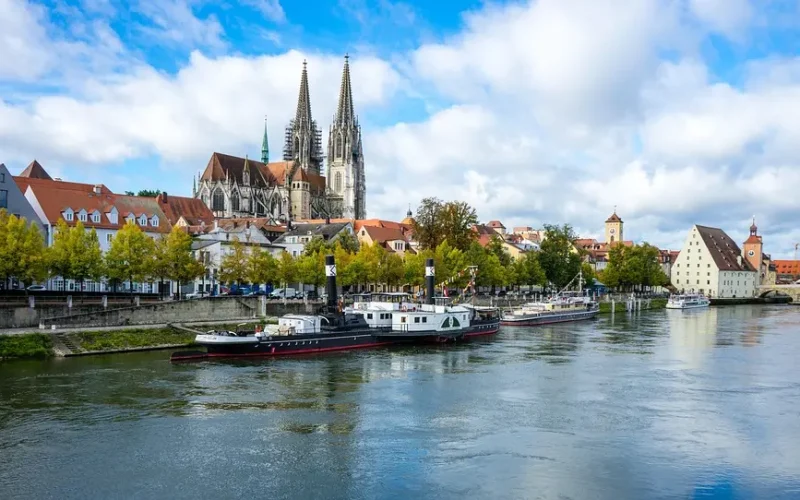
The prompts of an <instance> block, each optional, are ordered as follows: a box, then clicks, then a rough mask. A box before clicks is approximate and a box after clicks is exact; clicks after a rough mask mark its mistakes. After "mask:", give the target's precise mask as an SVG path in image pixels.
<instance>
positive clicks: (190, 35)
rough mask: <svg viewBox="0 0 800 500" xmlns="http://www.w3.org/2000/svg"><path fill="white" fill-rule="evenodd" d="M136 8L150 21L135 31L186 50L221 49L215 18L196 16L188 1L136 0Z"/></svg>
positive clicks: (222, 41) (217, 24)
mask: <svg viewBox="0 0 800 500" xmlns="http://www.w3.org/2000/svg"><path fill="white" fill-rule="evenodd" d="M136 8H137V9H138V10H139V11H140V12H141V13H142V14H144V15H145V16H147V17H148V18H149V19H150V21H151V22H152V25H148V26H144V25H140V26H139V27H138V29H140V30H141V31H142V32H143V33H145V34H147V35H149V36H152V37H153V38H155V39H157V40H162V41H166V42H169V43H173V44H176V45H179V46H187V47H209V48H214V49H219V48H223V47H224V46H225V41H224V40H223V36H224V30H223V28H222V25H220V23H219V21H218V20H217V18H216V16H214V15H209V16H207V17H206V18H204V19H201V18H198V17H196V16H195V14H194V12H193V10H192V5H191V4H190V3H189V1H188V0H139V2H138V4H137V5H136Z"/></svg>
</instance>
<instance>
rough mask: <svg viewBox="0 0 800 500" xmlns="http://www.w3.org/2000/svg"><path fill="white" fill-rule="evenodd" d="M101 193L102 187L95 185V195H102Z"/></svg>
mask: <svg viewBox="0 0 800 500" xmlns="http://www.w3.org/2000/svg"><path fill="white" fill-rule="evenodd" d="M101 192H102V187H101V186H100V184H95V185H94V194H100V193H101Z"/></svg>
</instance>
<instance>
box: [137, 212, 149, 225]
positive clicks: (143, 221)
mask: <svg viewBox="0 0 800 500" xmlns="http://www.w3.org/2000/svg"><path fill="white" fill-rule="evenodd" d="M139 225H140V226H146V225H147V217H145V215H144V214H142V216H141V217H139Z"/></svg>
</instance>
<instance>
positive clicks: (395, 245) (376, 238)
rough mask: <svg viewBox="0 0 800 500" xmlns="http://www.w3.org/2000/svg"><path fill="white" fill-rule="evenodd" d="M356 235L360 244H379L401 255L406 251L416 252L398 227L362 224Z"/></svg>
mask: <svg viewBox="0 0 800 500" xmlns="http://www.w3.org/2000/svg"><path fill="white" fill-rule="evenodd" d="M356 237H357V238H358V242H359V243H360V244H362V245H379V246H381V247H383V248H384V249H386V250H388V251H390V252H393V253H396V254H398V255H400V256H401V257H402V256H404V255H405V254H406V253H416V251H415V250H414V249H413V248H412V247H411V244H410V243H409V242H408V240H406V234H405V233H404V232H403V230H401V229H400V228H393V227H381V226H371V225H362V226H361V229H359V230H358V232H357V233H356Z"/></svg>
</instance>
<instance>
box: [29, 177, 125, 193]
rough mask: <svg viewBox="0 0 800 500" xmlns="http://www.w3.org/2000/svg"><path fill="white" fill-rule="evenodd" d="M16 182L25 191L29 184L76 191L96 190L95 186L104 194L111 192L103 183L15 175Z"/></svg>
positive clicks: (87, 191) (89, 191) (88, 191)
mask: <svg viewBox="0 0 800 500" xmlns="http://www.w3.org/2000/svg"><path fill="white" fill-rule="evenodd" d="M14 182H16V183H17V186H18V187H19V190H20V191H22V192H23V193H25V191H27V190H28V186H51V185H53V186H58V187H60V188H61V189H73V190H76V191H84V192H86V193H91V192H94V189H95V187H99V188H100V192H101V193H103V194H111V190H110V189H108V188H107V187H105V186H104V185H103V184H97V186H95V185H94V184H83V183H79V182H64V181H54V180H51V179H39V178H35V177H19V176H15V177H14Z"/></svg>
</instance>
